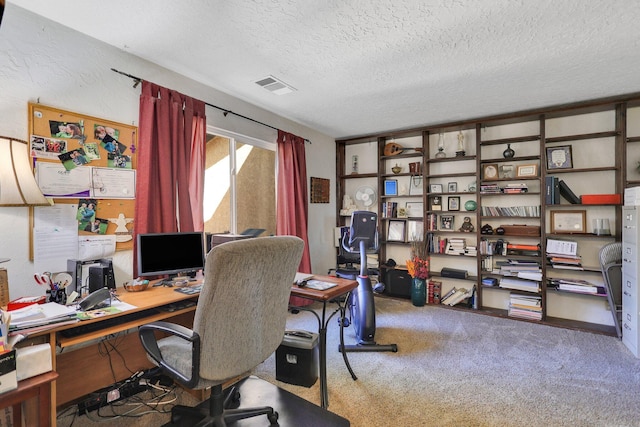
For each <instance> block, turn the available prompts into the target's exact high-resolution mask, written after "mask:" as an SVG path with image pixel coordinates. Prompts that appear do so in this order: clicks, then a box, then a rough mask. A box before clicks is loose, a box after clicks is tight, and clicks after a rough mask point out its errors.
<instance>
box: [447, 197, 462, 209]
mask: <svg viewBox="0 0 640 427" xmlns="http://www.w3.org/2000/svg"><path fill="white" fill-rule="evenodd" d="M447 201H448V202H449V210H450V211H459V210H460V197H458V196H455V197H454V196H452V197H449V200H447Z"/></svg>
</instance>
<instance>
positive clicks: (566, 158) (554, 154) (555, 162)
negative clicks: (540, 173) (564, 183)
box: [547, 145, 573, 170]
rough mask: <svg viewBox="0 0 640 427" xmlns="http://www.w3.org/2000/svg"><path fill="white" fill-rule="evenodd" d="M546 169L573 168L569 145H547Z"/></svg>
mask: <svg viewBox="0 0 640 427" xmlns="http://www.w3.org/2000/svg"><path fill="white" fill-rule="evenodd" d="M547 169H548V170H553V169H573V158H572V157H571V146H570V145H562V146H558V147H547Z"/></svg>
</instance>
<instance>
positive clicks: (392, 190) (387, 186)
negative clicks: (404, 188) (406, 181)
mask: <svg viewBox="0 0 640 427" xmlns="http://www.w3.org/2000/svg"><path fill="white" fill-rule="evenodd" d="M384 195H385V196H397V195H398V180H397V179H385V180H384Z"/></svg>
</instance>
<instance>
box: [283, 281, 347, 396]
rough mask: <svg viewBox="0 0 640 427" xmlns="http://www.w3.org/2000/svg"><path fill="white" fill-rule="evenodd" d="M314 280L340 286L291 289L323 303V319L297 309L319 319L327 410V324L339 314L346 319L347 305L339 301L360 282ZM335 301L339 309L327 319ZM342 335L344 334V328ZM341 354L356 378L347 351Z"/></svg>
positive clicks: (321, 380) (299, 308)
mask: <svg viewBox="0 0 640 427" xmlns="http://www.w3.org/2000/svg"><path fill="white" fill-rule="evenodd" d="M313 278H314V279H316V280H321V281H323V282H333V283H336V284H337V285H338V286H335V287H333V288H330V289H327V290H325V291H318V290H315V289H309V288H306V287H302V288H301V287H299V286H298V285H293V286H292V287H291V295H293V296H297V297H301V298H307V299H311V300H314V301H320V302H322V317H320V316H318V315H317V313H316V312H315V311H313V310H310V309H308V308H306V307H295V308H296V309H298V310H304V311H309V312H311V313H313V314H314V315H315V316H316V318H317V319H318V335H319V346H320V351H319V353H320V406H322V407H323V408H327V407H328V406H329V392H328V390H327V324H328V323H329V320H331V318H332V317H333V316H334V315H335V314H336V313H337V312H339V313H340V316H342V317H344V314H345V305H343V304H342V303H340V302H339V301H338V299H339V298H340V297H342V296H343V295H346V294H348V293H349V292H351V291H352V290H354V289H355V288H357V287H358V282H357V281H355V280H350V279H341V278H338V277H333V276H318V275H314V276H313ZM334 300H335V301H337V303H338V308H337V309H336V310H335V311H334V312H333V313H331V314H330V315H329V316H328V317H327V303H328V302H329V301H334ZM340 334H342V328H341V331H340ZM341 337H342V335H341ZM340 345H341V346H342V347H344V342H343V340H342V339H341V340H340ZM343 350H344V348H343ZM341 353H342V358H343V359H344V362H345V364H346V365H347V368H348V369H349V372H350V373H351V376H352V377H354V374H353V371H352V370H351V366H350V365H349V360H348V359H347V353H346V351H341Z"/></svg>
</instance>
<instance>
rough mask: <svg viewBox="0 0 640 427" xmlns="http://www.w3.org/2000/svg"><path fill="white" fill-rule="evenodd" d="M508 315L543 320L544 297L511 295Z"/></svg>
mask: <svg viewBox="0 0 640 427" xmlns="http://www.w3.org/2000/svg"><path fill="white" fill-rule="evenodd" d="M508 315H509V316H510V317H518V318H521V319H529V320H542V297H540V296H538V295H535V296H528V295H520V294H514V293H511V294H510V295H509V310H508Z"/></svg>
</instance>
